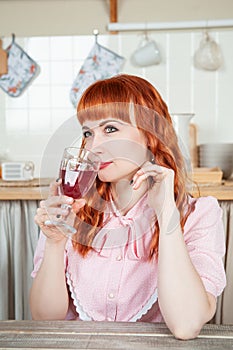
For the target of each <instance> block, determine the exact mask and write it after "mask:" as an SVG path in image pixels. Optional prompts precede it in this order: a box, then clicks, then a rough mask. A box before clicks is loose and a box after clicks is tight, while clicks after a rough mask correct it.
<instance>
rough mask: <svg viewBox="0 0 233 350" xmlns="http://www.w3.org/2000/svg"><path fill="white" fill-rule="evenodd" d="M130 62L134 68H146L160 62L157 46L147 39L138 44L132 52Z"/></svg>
mask: <svg viewBox="0 0 233 350" xmlns="http://www.w3.org/2000/svg"><path fill="white" fill-rule="evenodd" d="M131 62H132V64H133V65H135V66H139V67H148V66H152V65H155V64H159V63H160V62H161V56H160V52H159V49H158V46H157V44H156V42H155V41H154V40H151V39H148V38H147V37H146V38H144V40H143V41H142V42H141V43H140V45H139V47H138V49H137V50H136V51H134V52H133V54H132V56H131Z"/></svg>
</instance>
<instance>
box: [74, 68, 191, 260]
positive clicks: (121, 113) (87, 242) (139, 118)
mask: <svg viewBox="0 0 233 350" xmlns="http://www.w3.org/2000/svg"><path fill="white" fill-rule="evenodd" d="M77 113H78V120H79V122H80V124H83V122H84V121H85V120H99V119H103V118H109V116H113V117H114V119H117V118H119V119H121V120H124V121H126V122H128V123H130V124H136V125H135V126H137V128H138V129H140V130H141V131H142V132H143V133H144V135H145V137H146V139H147V147H148V150H149V151H150V152H151V153H152V154H153V158H154V160H155V163H156V164H159V165H161V166H163V167H167V168H170V169H172V170H173V171H174V196H175V202H176V206H177V208H178V210H179V212H180V224H181V228H182V231H183V228H184V224H185V221H186V219H187V217H188V215H189V213H190V212H191V210H192V209H191V207H188V210H187V197H188V196H187V190H186V171H185V165H184V160H183V156H182V153H181V151H180V149H179V146H178V140H177V136H176V133H175V131H174V128H173V126H172V120H171V117H170V115H169V112H168V108H167V105H166V103H165V102H164V101H163V99H162V98H161V96H160V94H159V93H158V91H157V90H156V89H155V87H154V86H153V85H152V84H150V83H149V82H148V81H146V80H145V79H143V78H140V77H138V76H133V75H126V74H121V75H117V76H114V77H112V78H109V79H105V80H101V81H97V82H95V83H94V84H92V85H91V86H90V87H89V88H87V90H86V91H85V92H84V94H83V95H82V97H81V99H80V101H79V103H78V107H77ZM132 114H133V118H132ZM82 146H83V147H85V140H83V143H82ZM110 191H111V184H110V183H108V182H102V181H100V179H99V178H98V177H97V179H96V181H95V184H94V185H93V187H92V189H91V190H90V191H89V193H88V195H87V196H86V200H87V203H86V205H85V206H84V207H83V208H82V209H81V210H80V211H79V212H78V214H77V217H76V221H75V227H76V229H77V233H76V237H75V240H73V247H74V249H75V250H76V251H77V252H79V253H80V254H81V255H82V256H83V257H85V256H86V255H87V253H88V252H89V251H90V250H91V249H92V242H93V240H94V238H95V236H96V235H97V234H98V231H99V230H100V229H101V227H102V226H103V222H104V211H105V208H106V205H107V203H108V202H109V201H110V198H111V192H110ZM100 199H101V200H100ZM97 202H98V203H97ZM158 241H159V225H158V222H157V221H156V222H155V230H154V233H153V236H152V239H151V243H150V251H149V252H148V253H149V259H152V257H156V256H157V253H158Z"/></svg>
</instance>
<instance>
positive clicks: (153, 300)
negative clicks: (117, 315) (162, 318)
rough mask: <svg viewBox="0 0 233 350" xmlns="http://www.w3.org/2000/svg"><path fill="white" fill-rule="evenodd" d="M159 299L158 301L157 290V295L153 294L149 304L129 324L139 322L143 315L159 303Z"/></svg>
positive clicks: (156, 293)
mask: <svg viewBox="0 0 233 350" xmlns="http://www.w3.org/2000/svg"><path fill="white" fill-rule="evenodd" d="M157 299H158V292H157V288H156V290H155V293H154V294H152V296H151V297H150V299H149V300H148V302H147V303H146V304H145V305H144V306H143V308H142V309H141V310H140V311H139V312H138V313H137V314H136V315H135V316H133V317H132V318H131V319H130V320H129V322H136V321H137V320H139V319H140V318H141V317H142V316H143V315H145V314H146V313H147V312H148V311H149V310H150V309H151V308H152V306H153V305H154V303H155V302H156V301H157Z"/></svg>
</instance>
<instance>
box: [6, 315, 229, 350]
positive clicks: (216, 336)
mask: <svg viewBox="0 0 233 350" xmlns="http://www.w3.org/2000/svg"><path fill="white" fill-rule="evenodd" d="M232 348H233V325H231V326H230V325H211V324H207V325H205V326H204V327H203V329H202V330H201V332H200V334H199V336H198V337H197V338H196V339H192V340H187V341H182V340H178V339H176V338H175V337H174V336H173V335H172V334H171V332H170V331H169V330H168V328H167V327H166V325H165V324H163V323H145V322H84V321H82V322H78V321H0V350H1V349H2V350H3V349H4V350H5V349H22V350H25V349H44V350H45V349H46V350H48V349H63V350H64V349H67V350H68V349H80V350H81V349H96V350H97V349H101V350H104V349H111V350H113V349H127V350H139V349H140V350H149V349H158V350H160V349H167V350H169V349H186V350H193V349H197V350H201V349H205V350H219V349H223V350H224V349H232Z"/></svg>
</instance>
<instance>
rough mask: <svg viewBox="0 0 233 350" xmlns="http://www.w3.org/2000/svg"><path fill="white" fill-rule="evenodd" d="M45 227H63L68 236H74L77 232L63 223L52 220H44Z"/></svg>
mask: <svg viewBox="0 0 233 350" xmlns="http://www.w3.org/2000/svg"><path fill="white" fill-rule="evenodd" d="M44 224H45V225H46V226H58V227H64V229H65V231H66V233H68V234H69V235H70V234H72V235H73V234H75V233H76V232H77V231H76V229H75V228H74V227H72V226H70V225H68V224H66V223H65V222H64V221H53V220H46V221H45V222H44Z"/></svg>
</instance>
